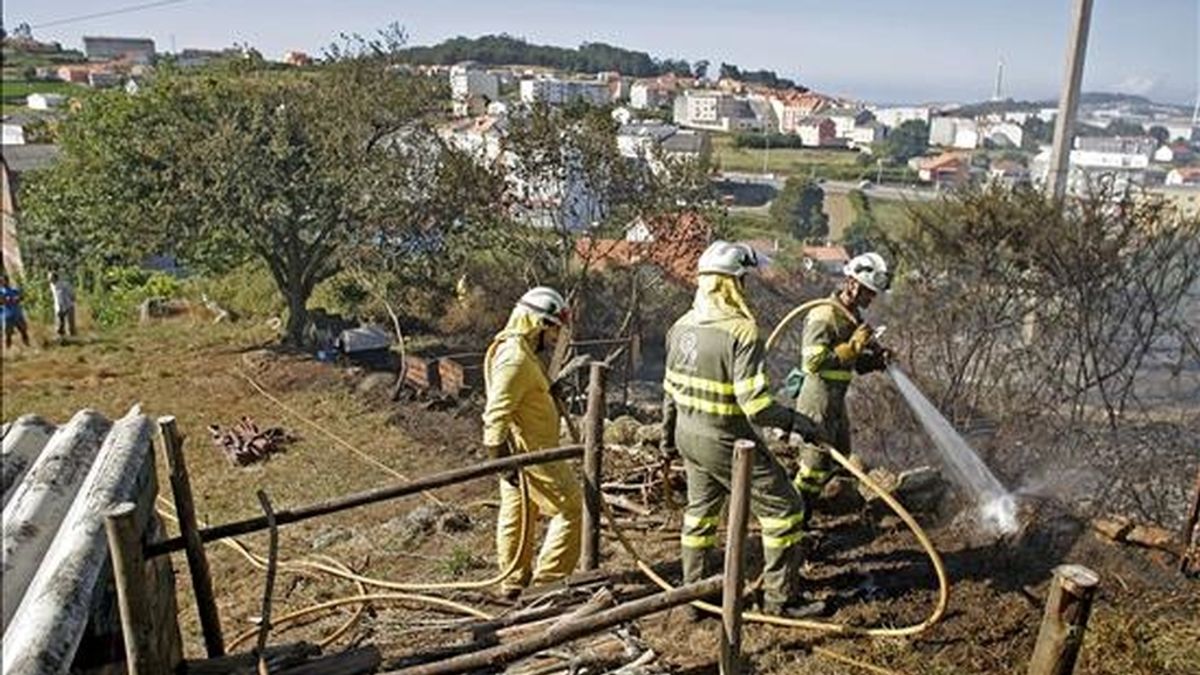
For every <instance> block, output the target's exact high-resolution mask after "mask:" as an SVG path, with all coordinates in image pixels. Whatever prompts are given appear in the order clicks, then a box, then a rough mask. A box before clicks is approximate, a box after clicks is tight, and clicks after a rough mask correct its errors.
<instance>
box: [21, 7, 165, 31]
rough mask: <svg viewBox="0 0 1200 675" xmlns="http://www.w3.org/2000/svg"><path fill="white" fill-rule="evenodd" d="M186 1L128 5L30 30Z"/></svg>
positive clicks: (38, 26)
mask: <svg viewBox="0 0 1200 675" xmlns="http://www.w3.org/2000/svg"><path fill="white" fill-rule="evenodd" d="M187 1H188V0H158V1H157V2H146V3H142V4H140V5H130V6H129V7H121V8H119V9H110V10H106V11H103V12H93V13H91V14H80V15H79V16H71V17H67V18H65V19H55V20H54V21H45V22H43V23H39V24H37V25H35V26H30V28H49V27H50V26H61V25H63V24H68V23H76V22H79V21H87V20H88V19H99V18H103V17H106V16H116V15H118V14H130V13H132V12H140V11H142V10H144V9H153V8H155V7H164V6H166V5H177V4H179V3H181V2H187Z"/></svg>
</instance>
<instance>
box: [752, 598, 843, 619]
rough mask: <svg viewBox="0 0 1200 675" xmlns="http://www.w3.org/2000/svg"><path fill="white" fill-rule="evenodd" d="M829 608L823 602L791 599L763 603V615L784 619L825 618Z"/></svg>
mask: <svg viewBox="0 0 1200 675" xmlns="http://www.w3.org/2000/svg"><path fill="white" fill-rule="evenodd" d="M828 611H829V606H828V605H827V604H826V602H825V601H824V600H808V599H806V598H803V597H797V598H792V599H790V600H788V601H787V602H782V603H780V602H770V601H768V602H764V603H763V605H762V612H763V614H770V615H772V616H781V617H783V618H785V619H810V618H812V617H815V616H825V614H826V613H827V612H828Z"/></svg>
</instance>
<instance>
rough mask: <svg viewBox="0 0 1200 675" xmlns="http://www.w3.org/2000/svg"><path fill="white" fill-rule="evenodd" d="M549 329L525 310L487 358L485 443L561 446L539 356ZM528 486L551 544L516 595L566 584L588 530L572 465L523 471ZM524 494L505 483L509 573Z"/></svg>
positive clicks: (518, 572)
mask: <svg viewBox="0 0 1200 675" xmlns="http://www.w3.org/2000/svg"><path fill="white" fill-rule="evenodd" d="M542 330H543V327H542V323H541V319H539V318H538V317H536V316H534V315H532V314H530V313H528V312H526V311H525V310H523V309H521V308H517V309H515V310H513V313H512V315H511V316H510V317H509V319H508V325H507V326H506V327H505V328H504V330H503V331H501V332H500V333H499V334H498V335H496V337H495V339H493V340H492V344H491V346H489V347H488V351H487V355H486V356H485V357H484V362H483V372H484V381H485V386H486V389H487V405H486V407H485V408H484V411H483V443H484V445H485V446H495V445H500V444H502V443H504V442H505V441H506V440H507V441H508V443H509V446H510V447H511V448H512V451H513V452H531V451H534V450H542V449H545V448H552V447H556V446H557V445H559V426H558V425H559V419H558V409H557V408H556V407H555V405H554V399H553V398H552V397H551V396H550V379H549V377H547V375H546V370H545V368H544V367H543V366H542V363H541V361H540V360H538V357H537V355H536V353H535V351H534V350H535V347H536V345H537V342H538V339H539V338H540V337H541V333H542ZM523 471H524V474H525V478H526V482H527V483H528V485H529V495H530V498H531V503H530V504H529V505H528V508H529V510H530V511H529V516H528V518H527V519H526V520H527V523H528V526H529V527H530V528H533V526H534V523H536V522H537V521H538V516H539V515H546V516H550V526H549V528H548V530H547V531H546V540H545V543H544V544H543V545H542V550H541V553H540V554H539V555H538V560H537V567H536V568H533V565H532V563H533V545H532V542H531V543H530V545H528V546H526V547H525V551H524V555H523V556H522V559H521V560H520V561H519V564H518V565H517V567H516V569H515V570H514V571H513V573H512V574H511V575H510V576H509V577H508V578H507V579H505V580H504V582H502V584H501V589H502V590H505V591H507V590H512V589H516V588H523V587H525V586H528V585H529V584H530V583H531V582H532V583H535V584H539V583H549V582H552V581H556V580H558V579H562V578H563V577H565V576H567V575H569V574H570V573H571V572H572V571H574V569H575V565H576V563H578V562H579V548H580V543H581V533H582V530H583V498H582V493H581V491H580V487H579V478H578V477H577V476H576V474H575V472H574V471H573V470H572V468H571V466H570V465H569V464H568V463H566V462H553V463H550V464H538V465H536V466H530V467H526V468H525V469H523ZM521 536H522V533H521V491H520V489H519V488H518V487H516V486H513V485H510V484H509V483H508V482H507V481H505V480H504V479H501V480H500V513H499V516H498V519H497V522H496V557H497V562H498V564H499V566H500V569H501V570H502V571H503V570H506V569H508V566H509V565H510V564H511V562H512V559H513V556H515V555H516V554H517V549H518V548H519V547H520V543H521Z"/></svg>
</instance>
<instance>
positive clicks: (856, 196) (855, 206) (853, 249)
mask: <svg viewBox="0 0 1200 675" xmlns="http://www.w3.org/2000/svg"><path fill="white" fill-rule="evenodd" d="M846 200H847V201H848V202H850V210H851V211H852V212H853V213H854V216H853V219H852V220H851V221H850V225H849V226H848V227H847V228H846V229H845V231H843V232H842V244H843V245H845V247H846V248H847V249H849V251H850V253H851V255H858V254H859V253H865V252H867V251H870V250H874V249H875V248H877V247H876V245H875V240H876V239H877V238H878V237H877V232H876V227H877V225H876V222H875V214H874V213H872V212H871V202H870V201H868V200H867V195H866V193H864V192H863V191H862V190H850V191H849V192H847V193H846Z"/></svg>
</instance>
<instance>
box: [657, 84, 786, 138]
mask: <svg viewBox="0 0 1200 675" xmlns="http://www.w3.org/2000/svg"><path fill="white" fill-rule="evenodd" d="M674 119H675V123H676V124H678V125H679V126H681V127H689V128H692V129H705V130H709V131H725V132H736V131H759V130H761V129H763V128H765V127H768V126H774V119H773V115H772V112H771V106H770V104H769V103H768V102H767V101H766V100H750V99H747V98H743V97H740V96H734V95H733V94H727V93H725V92H722V91H713V90H708V89H692V90H688V91H685V92H683V93H682V94H680V95H679V96H676V97H675V110H674Z"/></svg>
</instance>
